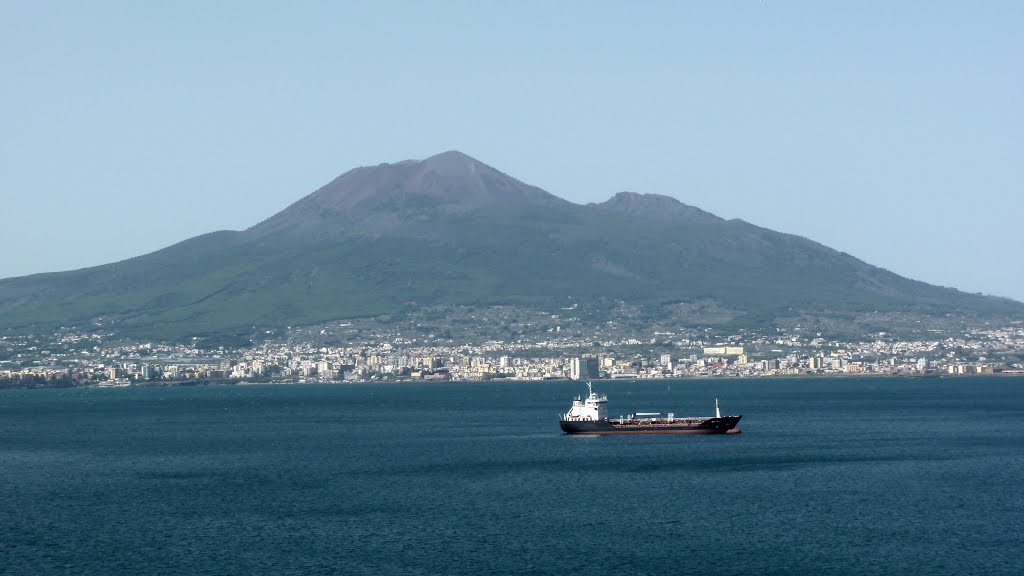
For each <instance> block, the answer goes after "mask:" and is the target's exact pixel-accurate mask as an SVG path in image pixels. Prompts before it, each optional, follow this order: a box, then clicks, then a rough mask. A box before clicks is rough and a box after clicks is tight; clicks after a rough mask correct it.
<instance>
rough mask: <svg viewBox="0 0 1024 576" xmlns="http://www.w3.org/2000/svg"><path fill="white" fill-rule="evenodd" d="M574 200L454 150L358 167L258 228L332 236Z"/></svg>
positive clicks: (427, 223) (560, 203)
mask: <svg viewBox="0 0 1024 576" xmlns="http://www.w3.org/2000/svg"><path fill="white" fill-rule="evenodd" d="M568 204H569V202H567V201H565V200H562V199H561V198H558V197H556V196H554V195H552V194H549V193H547V192H545V191H543V190H541V189H540V188H536V187H534V186H530V185H527V184H524V183H522V182H520V181H519V180H516V179H515V178H513V177H511V176H509V175H507V174H505V173H503V172H500V171H498V170H496V169H494V168H492V167H490V166H488V165H487V164H484V163H483V162H480V161H479V160H477V159H475V158H473V157H471V156H469V155H467V154H464V153H462V152H459V151H457V150H449V151H447V152H442V153H440V154H436V155H434V156H431V157H429V158H427V159H425V160H418V161H417V160H405V161H402V162H396V163H393V164H379V165H377V166H368V167H362V168H355V169H353V170H349V171H348V172H346V173H344V174H342V175H341V176H338V177H337V178H335V179H334V180H333V181H331V182H330V183H329V184H327V185H326V186H324V187H322V188H320V189H319V190H317V191H316V192H313V193H312V194H310V195H309V196H306V197H305V198H303V199H301V200H299V201H298V202H296V203H295V204H292V205H291V206H290V207H288V208H287V209H285V210H284V211H282V212H279V213H278V214H276V215H274V216H273V217H271V218H270V219H268V220H266V221H264V222H263V223H261V224H259V225H258V226H256V227H254V228H256V229H259V232H260V233H271V232H286V231H288V230H292V231H304V233H305V232H308V231H309V230H311V229H312V228H314V227H315V228H319V229H320V230H319V231H318V232H317V234H318V235H326V236H332V235H333V230H331V229H337V228H338V227H339V226H344V227H345V229H347V230H349V231H355V230H369V229H373V230H374V231H375V232H374V233H376V232H377V231H382V230H385V229H394V228H396V227H404V226H408V225H409V224H410V223H411V222H415V223H418V224H419V225H424V226H429V225H430V223H431V222H434V221H435V220H436V219H437V218H442V217H444V216H446V215H447V216H451V215H466V214H470V213H481V212H489V211H490V212H493V211H496V210H498V211H501V212H503V213H504V212H507V211H508V210H514V211H520V210H529V209H532V208H537V207H540V208H552V207H556V206H565V205H568Z"/></svg>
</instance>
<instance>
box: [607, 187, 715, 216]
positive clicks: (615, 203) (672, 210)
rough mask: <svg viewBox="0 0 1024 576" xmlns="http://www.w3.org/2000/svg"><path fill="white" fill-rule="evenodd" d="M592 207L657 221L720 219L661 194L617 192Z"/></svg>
mask: <svg viewBox="0 0 1024 576" xmlns="http://www.w3.org/2000/svg"><path fill="white" fill-rule="evenodd" d="M593 206H595V207H597V208H599V209H601V210H610V211H614V212H619V213H622V214H626V215H629V216H634V217H640V218H651V219H657V220H677V219H696V218H711V219H715V220H720V218H718V217H717V216H715V215H714V214H711V213H710V212H705V211H703V210H701V209H700V208H695V207H693V206H689V205H687V204H683V203H682V202H680V201H679V200H676V199H675V198H673V197H671V196H664V195H662V194H640V193H637V192H619V193H617V194H616V195H615V196H612V197H611V198H609V199H608V200H605V201H604V202H601V203H599V204H593Z"/></svg>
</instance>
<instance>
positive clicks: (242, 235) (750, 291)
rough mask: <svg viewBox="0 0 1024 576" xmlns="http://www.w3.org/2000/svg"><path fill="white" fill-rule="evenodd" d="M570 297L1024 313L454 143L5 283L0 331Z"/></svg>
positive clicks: (545, 303) (777, 313) (202, 323)
mask: <svg viewBox="0 0 1024 576" xmlns="http://www.w3.org/2000/svg"><path fill="white" fill-rule="evenodd" d="M570 297H571V298H573V299H575V301H576V302H582V303H591V304H593V305H595V306H598V307H600V306H607V305H611V304H613V303H615V302H620V301H621V302H629V303H631V304H636V305H641V306H645V307H648V308H651V309H653V310H656V309H657V307H659V306H665V305H668V304H672V303H688V302H705V303H706V302H711V303H714V304H715V305H716V306H721V307H723V308H727V309H729V310H733V311H735V314H734V316H735V317H736V318H737V319H738V321H741V322H742V321H746V322H752V323H754V322H756V323H761V324H764V323H770V322H772V321H774V319H776V318H778V317H781V316H785V315H790V316H792V315H793V314H794V313H796V312H799V313H802V314H830V315H837V314H838V315H843V314H847V315H848V314H857V313H860V312H866V311H876V310H883V311H893V312H900V313H914V314H956V315H971V316H978V317H985V318H987V317H991V318H1001V319H1005V318H1024V304H1021V303H1018V302H1014V301H1011V300H1007V299H1000V298H994V297H988V296H980V295H974V294H966V293H963V292H959V291H957V290H953V289H949V288H940V287H936V286H931V285H928V284H925V283H923V282H917V281H913V280H909V279H907V278H903V277H901V276H898V275H896V274H894V273H892V272H889V271H886V270H883V269H880V268H877V267H874V266H871V265H869V264H866V263H864V262H862V261H860V260H858V259H856V258H854V257H852V256H850V255H848V254H844V253H841V252H837V251H835V250H832V249H830V248H827V247H825V246H822V245H821V244H818V243H816V242H813V241H811V240H808V239H806V238H801V237H798V236H793V235H789V234H781V233H778V232H773V231H771V230H768V229H765V228H760V227H757V226H754V225H752V224H748V223H746V222H743V221H741V220H724V219H722V218H719V217H717V216H715V215H713V214H710V213H708V212H705V211H703V210H700V209H698V208H694V207H692V206H687V205H685V204H683V203H681V202H679V201H677V200H675V199H674V198H670V197H667V196H659V195H654V194H636V193H631V192H622V193H619V194H616V195H615V196H614V197H612V198H611V199H609V200H607V201H605V202H602V203H598V204H588V205H577V204H573V203H571V202H568V201H566V200H563V199H561V198H558V197H556V196H554V195H552V194H549V193H547V192H545V191H544V190H541V189H540V188H537V187H534V186H530V185H528V184H524V183H522V182H520V181H518V180H516V179H515V178H512V177H511V176H508V175H506V174H503V173H502V172H500V171H498V170H496V169H494V168H492V167H490V166H487V165H485V164H483V163H481V162H479V161H477V160H475V159H473V158H471V157H469V156H466V155H465V154H462V153H460V152H454V151H452V152H445V153H443V154H439V155H437V156H433V157H431V158H428V159H426V160H422V161H411V160H409V161H404V162H398V163H395V164H381V165H378V166H372V167H362V168H356V169H354V170H351V171H349V172H346V173H345V174H342V175H341V176H339V177H338V178H336V179H335V180H333V181H332V182H330V183H328V184H327V185H326V186H324V187H322V188H320V189H319V190H317V191H315V192H313V193H312V194H310V195H308V196H306V197H304V198H302V199H300V200H299V201H297V202H295V203H294V204H292V205H291V206H289V207H288V208H286V209H285V210H283V211H281V212H279V213H277V214H275V215H273V216H271V217H270V218H268V219H267V220H264V221H263V222H261V223H259V224H256V225H255V226H253V227H251V228H249V229H247V230H244V231H220V232H213V233H210V234H205V235H202V236H198V237H196V238H192V239H189V240H185V241H184V242H181V243H179V244H175V245H173V246H170V247H168V248H165V249H163V250H159V251H157V252H154V253H152V254H147V255H144V256H139V257H137V258H132V259H129V260H124V261H121V262H117V263H113V264H107V265H103V266H97V267H94V268H87V269H83V270H75V271H70V272H58V273H49V274H37V275H33V276H26V277H21V278H8V279H5V280H0V328H8V329H18V330H25V329H37V328H48V327H52V326H59V325H64V326H67V325H79V324H85V323H90V322H100V323H101V324H104V325H108V326H114V327H115V329H117V330H119V331H121V332H123V333H125V334H131V335H139V336H142V335H145V336H148V337H156V338H179V337H186V336H189V335H209V334H223V333H244V332H246V331H252V330H254V329H262V328H268V327H278V326H284V325H294V324H313V323H318V322H323V321H328V320H334V319H343V318H352V317H362V316H368V315H380V314H388V313H396V312H402V311H408V310H412V309H416V308H418V307H422V306H426V305H482V304H516V305H523V306H530V307H534V308H538V309H546V308H547V307H550V306H552V305H554V304H555V303H556V302H563V303H564V302H565V301H566V299H567V298H570Z"/></svg>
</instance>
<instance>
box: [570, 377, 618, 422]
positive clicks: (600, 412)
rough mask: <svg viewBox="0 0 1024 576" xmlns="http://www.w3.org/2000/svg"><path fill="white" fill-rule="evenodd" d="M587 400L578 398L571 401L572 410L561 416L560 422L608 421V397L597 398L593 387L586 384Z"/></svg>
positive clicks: (588, 383)
mask: <svg viewBox="0 0 1024 576" xmlns="http://www.w3.org/2000/svg"><path fill="white" fill-rule="evenodd" d="M587 390H588V391H589V394H587V399H586V400H583V399H582V398H580V397H579V396H577V397H576V399H575V400H573V401H572V408H569V411H568V412H566V413H565V414H563V415H562V420H566V421H568V422H579V421H592V422H593V421H599V420H607V419H608V397H607V396H603V395H602V396H598V395H597V394H596V393H595V392H594V386H593V384H591V383H590V382H587Z"/></svg>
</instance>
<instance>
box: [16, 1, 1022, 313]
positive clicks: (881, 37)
mask: <svg viewBox="0 0 1024 576" xmlns="http://www.w3.org/2000/svg"><path fill="white" fill-rule="evenodd" d="M554 4H556V3H553V2H523V1H516V2H500V3H499V2H479V1H477V2H365V3H364V2H359V3H355V2H353V3H346V2H278V3H274V4H270V3H260V2H251V1H247V2H237V3H232V2H226V1H218V2H205V1H204V2H185V1H174V2H134V1H132V2H99V1H95V2H77V1H75V2H67V3H55V2H44V1H24V2H16V1H5V2H3V3H0V88H2V89H0V111H2V112H0V215H2V222H3V224H2V227H0V277H6V276H17V275H24V274H30V273H35V272H42V271H52V270H64V269H71V268H79V267H85V266H92V265H97V264H102V263H105V262H110V261H114V260H119V259H123V258H127V257H131V256H135V255H139V254H143V253H146V252H150V251H153V250H156V249H158V248H161V247H163V246H166V245H168V244H171V243H174V242H176V241H179V240H183V239H185V238H188V237H191V236H195V235H197V234H200V233H203V232H208V231H212V230H217V229H243V228H246V227H248V226H250V225H252V224H255V223H256V222H258V221H260V220H262V219H264V218H266V217H267V216H270V215H271V214H273V213H274V212H276V211H278V210H280V209H282V208H284V207H285V206H286V205H288V204H290V203H291V202H293V201H295V200H297V199H298V198H300V197H302V196H304V195H306V194H308V193H310V192H312V191H313V190H314V189H316V188H318V187H319V186H320V185H322V184H324V183H326V182H328V181H329V180H331V179H332V178H333V177H335V176H337V175H338V174H340V173H342V172H344V171H347V170H349V169H350V168H353V167H355V166H359V165H366V164H379V163H381V162H394V161H398V160H402V159H406V158H424V157H427V156H430V155H433V154H435V153H438V152H441V151H444V150H449V149H458V150H461V151H463V152H465V153H467V154H469V155H471V156H474V157H476V158H477V159H479V160H481V161H483V162H486V163H488V164H490V165H492V166H494V167H496V168H498V169H499V170H502V171H504V172H506V173H508V174H511V175H512V176H515V177H516V178H519V179H520V180H523V181H525V182H527V183H530V184H534V185H537V186H540V187H542V188H544V189H546V190H548V191H549V192H552V193H554V194H556V195H559V196H562V197H564V198H566V199H569V200H571V201H574V202H578V203H586V202H595V201H602V200H605V199H606V198H608V197H609V196H611V195H612V194H614V193H615V192H618V191H622V190H631V191H636V192H655V193H659V194H667V195H670V196H674V197H676V198H678V199H680V200H681V201H683V202H686V203H688V204H692V205H695V206H699V207H701V208H703V209H706V210H709V211H711V212H714V213H716V214H718V215H720V216H723V217H728V218H742V219H744V220H747V221H749V222H752V223H755V224H758V225H761V226H765V227H768V228H772V229H775V230H780V231H784V232H790V233H794V234H799V235H802V236H807V237H809V238H811V239H813V240H817V241H819V242H822V243H824V244H826V245H828V246H831V247H833V248H836V249H839V250H843V251H846V252H849V253H850V254H853V255H855V256H857V257H859V258H861V259H863V260H866V261H867V262H870V263H872V264H876V265H879V266H882V267H885V268H888V269H890V270H893V271H895V272H897V273H899V274H903V275H905V276H909V277H912V278H916V279H920V280H925V281H928V282H931V283H936V284H941V285H947V286H955V287H957V288H960V289H963V290H968V291H972V292H975V291H980V292H986V293H992V294H998V295H1004V296H1010V297H1014V298H1016V299H1018V300H1024V266H1022V265H1021V252H1022V250H1021V249H1022V248H1024V241H1022V240H1021V222H1022V218H1024V111H1022V109H1024V72H1022V70H1024V64H1022V62H1024V34H1022V33H1021V31H1022V30H1024V2H1019V1H1014V2H967V1H964V2H933V1H928V2H923V1H922V2H909V1H900V2H892V1H881V2H823V1H814V2H788V1H781V0H764V2H763V3H762V2H760V1H759V0H748V1H734V2H721V1H709V2H699V3H698V2H694V3H683V2H664V3H657V2H621V3H598V2H561V3H558V5H557V6H555V5H554Z"/></svg>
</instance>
